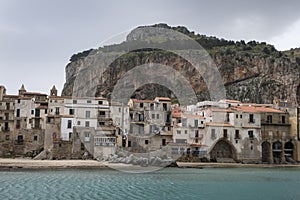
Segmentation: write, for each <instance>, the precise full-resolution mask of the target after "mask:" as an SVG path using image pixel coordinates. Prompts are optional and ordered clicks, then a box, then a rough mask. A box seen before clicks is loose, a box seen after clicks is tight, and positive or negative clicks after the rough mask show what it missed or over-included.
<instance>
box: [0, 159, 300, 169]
mask: <svg viewBox="0 0 300 200" xmlns="http://www.w3.org/2000/svg"><path fill="white" fill-rule="evenodd" d="M177 165H178V166H177V167H174V168H200V169H201V168H299V169H300V164H241V163H201V162H177ZM22 169H23V170H24V169H25V170H27V169H46V170H47V169H116V170H118V169H120V170H125V171H131V170H135V169H137V170H143V169H144V170H147V167H140V166H135V165H131V164H122V163H108V162H99V161H96V160H31V159H23V158H17V159H11V158H9V159H6V158H0V170H22Z"/></svg>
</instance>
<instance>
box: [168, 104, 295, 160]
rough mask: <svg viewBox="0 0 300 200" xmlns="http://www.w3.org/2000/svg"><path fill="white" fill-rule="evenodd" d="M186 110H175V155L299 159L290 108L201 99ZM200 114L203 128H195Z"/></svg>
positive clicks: (232, 158) (227, 158) (233, 158)
mask: <svg viewBox="0 0 300 200" xmlns="http://www.w3.org/2000/svg"><path fill="white" fill-rule="evenodd" d="M183 110H184V111H183V112H182V113H180V112H178V109H177V111H175V112H173V118H175V120H174V119H173V121H174V123H175V124H174V130H173V142H174V143H173V144H172V153H173V154H177V153H181V154H187V155H199V156H200V157H201V156H202V157H207V158H208V159H211V160H217V161H220V162H236V161H239V162H244V163H257V162H269V163H273V162H276V163H283V162H286V161H288V162H294V160H298V159H297V156H296V155H297V149H296V146H297V145H296V138H295V136H294V135H293V134H291V133H290V123H289V113H288V112H287V111H283V110H280V109H275V108H273V106H272V105H265V104H245V103H241V102H239V101H232V100H221V101H219V102H209V101H206V102H200V103H198V104H197V105H192V106H188V107H187V108H184V109H183ZM179 114H180V115H179ZM185 117H188V118H189V119H187V120H186V119H184V118H185ZM197 117H198V118H199V119H202V121H204V123H203V125H202V127H201V128H200V129H199V130H196V129H195V128H196V125H198V126H199V124H198V123H196V121H195V118H197ZM193 120H194V126H193V125H192V124H191V125H190V126H189V127H186V125H188V123H187V122H188V121H191V122H193ZM193 128H194V129H193ZM193 132H195V136H196V135H197V136H199V137H198V138H197V142H199V144H198V145H197V146H198V148H197V149H196V148H195V146H196V145H195V144H194V143H193V142H194V141H192V140H191V139H192V138H191V137H190V133H193ZM197 133H198V134H197ZM195 139H196V138H195ZM176 145H177V147H176ZM180 145H181V146H180Z"/></svg>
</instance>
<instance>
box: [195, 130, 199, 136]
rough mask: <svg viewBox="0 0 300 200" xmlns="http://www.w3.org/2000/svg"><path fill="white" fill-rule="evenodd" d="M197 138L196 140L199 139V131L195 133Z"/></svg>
mask: <svg viewBox="0 0 300 200" xmlns="http://www.w3.org/2000/svg"><path fill="white" fill-rule="evenodd" d="M195 137H196V138H197V137H199V131H198V130H196V131H195Z"/></svg>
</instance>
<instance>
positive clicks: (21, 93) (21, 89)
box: [19, 84, 26, 96]
mask: <svg viewBox="0 0 300 200" xmlns="http://www.w3.org/2000/svg"><path fill="white" fill-rule="evenodd" d="M25 92H26V90H25V87H24V84H22V86H21V88H20V89H19V95H20V96H22V95H23V94H24V93H25Z"/></svg>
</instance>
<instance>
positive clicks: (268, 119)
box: [267, 115, 273, 124]
mask: <svg viewBox="0 0 300 200" xmlns="http://www.w3.org/2000/svg"><path fill="white" fill-rule="evenodd" d="M272 121H273V120H272V115H268V116H267V123H270V124H271V123H272Z"/></svg>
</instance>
